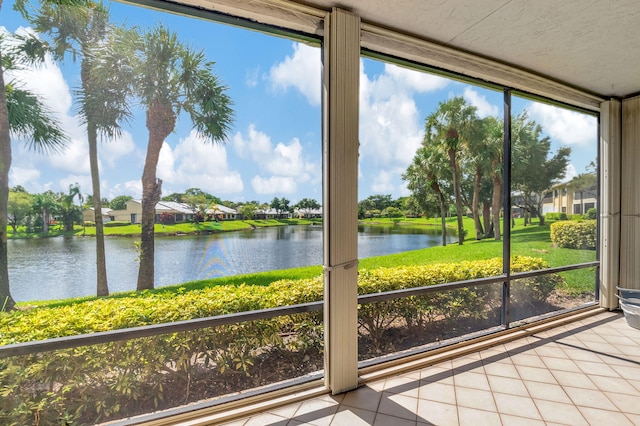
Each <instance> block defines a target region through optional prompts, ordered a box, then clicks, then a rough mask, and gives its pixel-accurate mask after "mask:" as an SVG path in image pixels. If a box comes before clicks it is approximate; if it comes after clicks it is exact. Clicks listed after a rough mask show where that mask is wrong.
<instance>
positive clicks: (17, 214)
mask: <svg viewBox="0 0 640 426" xmlns="http://www.w3.org/2000/svg"><path fill="white" fill-rule="evenodd" d="M32 204H33V198H32V197H31V195H30V194H29V193H27V192H15V191H9V204H8V212H9V222H10V223H11V228H12V229H13V233H14V234H15V233H16V232H17V231H18V229H17V228H18V224H19V223H20V222H21V221H22V220H23V219H24V218H25V217H27V215H28V214H29V213H30V212H31V205H32Z"/></svg>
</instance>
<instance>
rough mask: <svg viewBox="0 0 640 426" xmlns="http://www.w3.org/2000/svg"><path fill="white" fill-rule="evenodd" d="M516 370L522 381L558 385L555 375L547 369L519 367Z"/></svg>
mask: <svg viewBox="0 0 640 426" xmlns="http://www.w3.org/2000/svg"><path fill="white" fill-rule="evenodd" d="M516 370H518V374H520V377H521V378H522V380H527V381H532V382H542V383H552V384H555V383H558V382H557V381H556V379H555V377H554V376H553V374H551V373H550V372H549V370H547V369H546V368H537V367H527V366H517V367H516Z"/></svg>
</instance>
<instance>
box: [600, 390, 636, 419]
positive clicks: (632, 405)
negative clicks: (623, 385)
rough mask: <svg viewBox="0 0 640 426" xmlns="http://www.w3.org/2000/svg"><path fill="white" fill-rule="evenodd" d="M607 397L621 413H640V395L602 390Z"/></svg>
mask: <svg viewBox="0 0 640 426" xmlns="http://www.w3.org/2000/svg"><path fill="white" fill-rule="evenodd" d="M604 394H605V395H607V397H609V399H610V400H611V402H613V403H614V404H615V406H616V407H618V409H619V410H620V411H622V412H623V413H629V414H637V415H640V395H624V394H621V393H616V394H614V393H610V392H604Z"/></svg>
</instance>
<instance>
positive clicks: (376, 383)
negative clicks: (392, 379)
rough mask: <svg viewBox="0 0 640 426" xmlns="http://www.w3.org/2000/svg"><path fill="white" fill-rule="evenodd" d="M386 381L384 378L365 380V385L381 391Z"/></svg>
mask: <svg viewBox="0 0 640 426" xmlns="http://www.w3.org/2000/svg"><path fill="white" fill-rule="evenodd" d="M386 382H387V380H386V379H382V380H376V381H374V382H367V386H368V387H369V388H371V389H373V390H375V391H377V392H382V391H383V390H384V386H385V384H386Z"/></svg>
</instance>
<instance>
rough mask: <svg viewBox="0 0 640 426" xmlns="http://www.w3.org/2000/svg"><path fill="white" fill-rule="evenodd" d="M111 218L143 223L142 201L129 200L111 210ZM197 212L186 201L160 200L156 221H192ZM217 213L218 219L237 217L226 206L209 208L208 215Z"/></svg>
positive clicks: (235, 213)
mask: <svg viewBox="0 0 640 426" xmlns="http://www.w3.org/2000/svg"><path fill="white" fill-rule="evenodd" d="M110 215H111V220H115V221H122V222H130V223H142V201H141V200H129V201H127V203H126V205H125V208H124V210H111V212H110ZM194 215H195V212H194V211H193V210H192V209H191V207H189V205H188V204H185V203H176V202H175V201H159V202H158V203H157V204H156V217H155V222H156V223H169V222H170V223H179V222H190V221H193V219H194ZM213 215H215V216H216V217H217V218H218V220H229V219H235V218H236V215H237V212H236V211H235V210H234V209H230V208H228V207H224V206H215V208H213V209H209V210H207V216H213Z"/></svg>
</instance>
